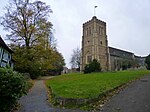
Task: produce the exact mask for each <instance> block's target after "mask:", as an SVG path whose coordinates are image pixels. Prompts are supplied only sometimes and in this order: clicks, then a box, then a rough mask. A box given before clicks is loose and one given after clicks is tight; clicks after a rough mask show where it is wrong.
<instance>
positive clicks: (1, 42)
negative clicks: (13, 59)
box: [0, 36, 13, 53]
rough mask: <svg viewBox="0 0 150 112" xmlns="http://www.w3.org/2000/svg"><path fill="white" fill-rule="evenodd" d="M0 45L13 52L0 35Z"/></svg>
mask: <svg viewBox="0 0 150 112" xmlns="http://www.w3.org/2000/svg"><path fill="white" fill-rule="evenodd" d="M0 46H1V47H3V48H4V49H6V50H7V51H8V52H10V53H13V51H12V50H11V49H10V48H9V47H8V46H7V45H6V44H5V42H4V41H3V39H2V38H1V36H0Z"/></svg>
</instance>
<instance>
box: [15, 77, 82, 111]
mask: <svg viewBox="0 0 150 112" xmlns="http://www.w3.org/2000/svg"><path fill="white" fill-rule="evenodd" d="M44 79H45V78H44ZM44 79H41V80H36V81H35V84H34V86H33V87H32V89H31V90H30V92H29V93H28V94H27V95H26V96H23V97H22V98H21V99H20V101H19V102H20V104H21V108H20V109H19V110H18V111H17V112H83V111H80V110H70V109H59V108H54V107H52V105H50V104H49V103H48V101H47V99H48V97H47V91H46V87H45V84H44Z"/></svg>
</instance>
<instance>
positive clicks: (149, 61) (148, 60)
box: [145, 54, 150, 70]
mask: <svg viewBox="0 0 150 112" xmlns="http://www.w3.org/2000/svg"><path fill="white" fill-rule="evenodd" d="M145 63H146V64H147V66H146V67H147V69H148V70H150V54H149V55H148V56H147V57H146V59H145Z"/></svg>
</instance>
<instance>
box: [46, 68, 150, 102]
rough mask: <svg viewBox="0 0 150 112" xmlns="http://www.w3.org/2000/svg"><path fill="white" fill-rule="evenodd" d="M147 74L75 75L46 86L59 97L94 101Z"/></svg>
mask: <svg viewBox="0 0 150 112" xmlns="http://www.w3.org/2000/svg"><path fill="white" fill-rule="evenodd" d="M145 74H150V71H148V70H135V71H133V70H132V71H119V72H107V73H91V74H83V73H74V74H67V75H61V76H58V77H55V78H53V79H50V80H47V82H46V84H47V86H48V87H49V86H50V87H51V89H52V92H53V94H55V96H58V97H64V98H86V99H92V98H96V97H98V96H99V95H101V94H103V93H105V92H107V91H109V90H112V89H114V88H116V87H118V86H121V85H122V84H125V83H127V82H129V81H131V80H134V79H136V78H140V77H141V76H143V75H145Z"/></svg>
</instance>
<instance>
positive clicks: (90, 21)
mask: <svg viewBox="0 0 150 112" xmlns="http://www.w3.org/2000/svg"><path fill="white" fill-rule="evenodd" d="M94 21H96V23H99V24H102V25H104V26H106V22H104V21H102V20H99V19H97V17H96V16H93V17H92V19H91V20H89V21H87V22H85V23H83V26H87V25H89V24H91V23H92V22H94Z"/></svg>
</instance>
